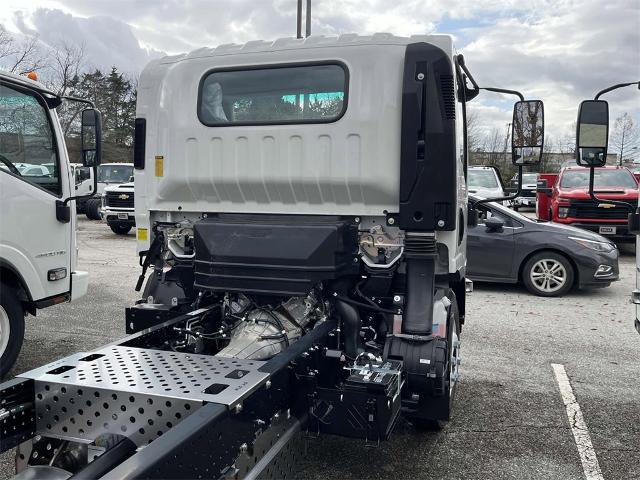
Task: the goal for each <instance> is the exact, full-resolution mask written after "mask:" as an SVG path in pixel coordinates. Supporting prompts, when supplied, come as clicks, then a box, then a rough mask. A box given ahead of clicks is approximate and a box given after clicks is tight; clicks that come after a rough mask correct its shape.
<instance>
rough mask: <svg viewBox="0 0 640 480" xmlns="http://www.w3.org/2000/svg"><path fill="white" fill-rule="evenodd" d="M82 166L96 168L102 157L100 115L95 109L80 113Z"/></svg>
mask: <svg viewBox="0 0 640 480" xmlns="http://www.w3.org/2000/svg"><path fill="white" fill-rule="evenodd" d="M81 141H82V164H83V165H84V166H85V167H97V166H98V165H100V160H101V157H102V114H101V113H100V111H99V110H96V109H95V108H87V109H86V110H83V111H82V130H81Z"/></svg>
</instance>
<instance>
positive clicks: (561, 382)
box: [551, 363, 604, 480]
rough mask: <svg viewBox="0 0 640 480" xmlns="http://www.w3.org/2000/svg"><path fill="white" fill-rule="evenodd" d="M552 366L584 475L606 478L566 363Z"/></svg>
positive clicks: (594, 479)
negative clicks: (565, 365)
mask: <svg viewBox="0 0 640 480" xmlns="http://www.w3.org/2000/svg"><path fill="white" fill-rule="evenodd" d="M551 368H553V372H554V373H555V376H556V381H557V382H558V388H559V389H560V395H562V401H563V402H564V406H565V408H566V409H567V417H569V425H570V426H571V431H572V432H573V438H574V440H575V441H576V446H577V447H578V454H579V455H580V461H581V462H582V470H583V471H584V476H585V478H586V479H587V480H604V477H603V476H602V472H601V471H600V464H599V463H598V458H597V457H596V451H595V450H594V449H593V444H592V443H591V436H590V435H589V429H588V428H587V424H586V423H585V421H584V417H583V416H582V410H581V409H580V405H579V404H578V401H577V400H576V396H575V395H574V394H573V389H572V388H571V383H570V382H569V377H568V376H567V371H566V370H565V369H564V365H560V364H558V363H552V364H551Z"/></svg>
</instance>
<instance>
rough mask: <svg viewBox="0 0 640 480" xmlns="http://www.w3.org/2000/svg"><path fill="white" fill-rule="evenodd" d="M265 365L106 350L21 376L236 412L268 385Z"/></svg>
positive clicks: (146, 351) (118, 348)
mask: <svg viewBox="0 0 640 480" xmlns="http://www.w3.org/2000/svg"><path fill="white" fill-rule="evenodd" d="M264 363H265V362H261V361H254V360H240V359H235V358H223V357H214V356H209V355H193V354H186V353H180V352H165V351H159V350H150V349H143V348H132V347H122V346H108V347H105V348H103V349H101V350H96V351H95V352H92V353H79V354H75V355H72V356H70V357H67V358H64V359H62V360H59V361H56V362H53V363H50V364H48V365H45V366H44V367H40V368H38V369H35V370H31V371H30V372H27V373H24V374H22V375H20V376H21V377H24V378H31V379H33V380H35V381H36V382H37V383H40V382H41V383H58V384H65V385H69V386H74V387H93V388H98V389H105V390H113V391H116V392H126V393H133V394H143V395H148V396H149V395H151V396H158V397H167V398H174V399H182V400H189V401H194V402H201V403H202V402H214V403H220V404H223V405H228V406H234V405H236V404H237V403H238V402H241V401H242V399H243V398H245V397H246V396H247V395H249V394H250V393H252V392H253V391H255V390H256V389H257V388H259V387H260V386H261V385H262V384H263V383H265V382H266V381H267V378H268V377H269V375H268V374H267V373H262V372H260V371H259V370H258V369H259V368H260V367H261V366H262V365H263V364H264Z"/></svg>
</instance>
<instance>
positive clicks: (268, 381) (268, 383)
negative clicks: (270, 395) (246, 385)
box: [264, 380, 271, 390]
mask: <svg viewBox="0 0 640 480" xmlns="http://www.w3.org/2000/svg"><path fill="white" fill-rule="evenodd" d="M264 387H265V388H266V389H267V390H269V389H270V388H271V380H267V383H265V384H264Z"/></svg>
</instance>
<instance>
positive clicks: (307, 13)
mask: <svg viewBox="0 0 640 480" xmlns="http://www.w3.org/2000/svg"><path fill="white" fill-rule="evenodd" d="M306 3H307V5H306V7H307V8H306V9H305V16H306V19H305V37H308V36H310V35H311V0H307V2H306ZM297 22H298V24H297V32H296V38H302V0H298V15H297Z"/></svg>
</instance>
